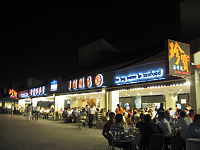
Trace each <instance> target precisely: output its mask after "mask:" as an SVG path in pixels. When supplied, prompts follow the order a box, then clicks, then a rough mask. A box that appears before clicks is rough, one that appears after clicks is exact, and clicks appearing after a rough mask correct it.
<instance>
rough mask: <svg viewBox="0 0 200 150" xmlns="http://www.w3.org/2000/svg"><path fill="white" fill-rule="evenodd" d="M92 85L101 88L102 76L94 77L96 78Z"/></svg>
mask: <svg viewBox="0 0 200 150" xmlns="http://www.w3.org/2000/svg"><path fill="white" fill-rule="evenodd" d="M94 83H95V85H96V86H97V87H100V86H102V84H103V76H102V74H98V75H96V77H95V79H94Z"/></svg>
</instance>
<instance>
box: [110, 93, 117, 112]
mask: <svg viewBox="0 0 200 150" xmlns="http://www.w3.org/2000/svg"><path fill="white" fill-rule="evenodd" d="M107 94H108V95H107V98H108V109H109V110H111V111H112V112H115V109H116V108H117V104H119V91H110V92H107Z"/></svg>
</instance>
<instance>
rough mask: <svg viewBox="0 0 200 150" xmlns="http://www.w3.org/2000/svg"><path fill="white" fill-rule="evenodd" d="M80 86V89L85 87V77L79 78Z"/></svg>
mask: <svg viewBox="0 0 200 150" xmlns="http://www.w3.org/2000/svg"><path fill="white" fill-rule="evenodd" d="M78 88H79V89H83V88H85V78H80V79H79V80H78Z"/></svg>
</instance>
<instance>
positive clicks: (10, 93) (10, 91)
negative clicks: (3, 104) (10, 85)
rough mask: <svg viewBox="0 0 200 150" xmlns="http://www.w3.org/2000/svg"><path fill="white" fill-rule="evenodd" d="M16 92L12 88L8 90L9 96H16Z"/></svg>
mask: <svg viewBox="0 0 200 150" xmlns="http://www.w3.org/2000/svg"><path fill="white" fill-rule="evenodd" d="M17 94H18V92H16V91H15V90H14V89H10V90H9V95H10V98H17Z"/></svg>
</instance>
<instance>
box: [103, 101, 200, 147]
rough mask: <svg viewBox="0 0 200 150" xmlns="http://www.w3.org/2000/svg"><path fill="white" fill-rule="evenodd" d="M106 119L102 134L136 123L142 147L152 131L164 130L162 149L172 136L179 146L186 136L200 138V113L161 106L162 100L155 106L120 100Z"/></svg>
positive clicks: (147, 145)
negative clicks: (140, 106)
mask: <svg viewBox="0 0 200 150" xmlns="http://www.w3.org/2000/svg"><path fill="white" fill-rule="evenodd" d="M109 118H110V119H109V121H108V122H107V123H106V124H105V125H104V128H103V131H102V135H103V136H104V137H105V138H106V139H108V135H109V133H110V132H111V133H112V132H114V133H116V132H125V128H126V127H127V126H132V127H136V129H137V130H138V131H139V133H140V134H141V135H142V139H141V149H146V148H148V147H149V141H150V137H151V135H153V134H163V136H164V139H165V140H164V145H165V149H167V148H168V146H169V145H170V137H171V136H175V135H176V136H179V137H180V139H181V147H182V148H185V141H186V139H187V138H200V114H195V111H194V110H193V109H192V108H191V107H190V108H189V110H188V108H187V109H185V110H179V109H177V108H176V109H175V110H173V109H172V108H169V109H164V103H161V104H160V107H159V108H155V109H154V110H151V109H148V108H145V109H142V108H141V109H136V108H131V107H130V106H128V107H127V108H123V107H121V106H120V105H119V104H118V105H117V108H116V110H115V112H110V113H109Z"/></svg>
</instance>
